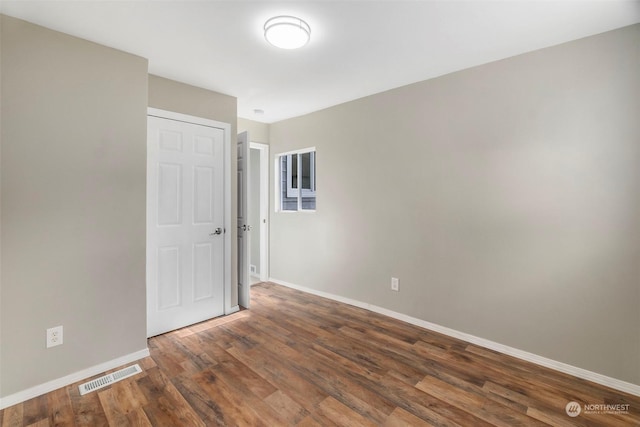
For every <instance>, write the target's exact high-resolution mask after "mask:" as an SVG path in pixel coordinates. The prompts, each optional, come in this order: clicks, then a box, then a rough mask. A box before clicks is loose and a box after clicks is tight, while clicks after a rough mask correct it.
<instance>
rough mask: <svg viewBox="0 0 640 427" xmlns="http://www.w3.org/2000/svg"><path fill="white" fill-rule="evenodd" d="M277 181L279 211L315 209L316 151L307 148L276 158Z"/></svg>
mask: <svg viewBox="0 0 640 427" xmlns="http://www.w3.org/2000/svg"><path fill="white" fill-rule="evenodd" d="M276 162H277V170H278V179H277V185H278V188H276V193H277V194H278V196H279V198H280V200H279V203H278V208H279V209H280V210H281V211H314V210H315V209H316V151H315V149H314V148H307V149H304V150H299V151H295V152H290V153H283V154H280V155H278V156H277V157H276Z"/></svg>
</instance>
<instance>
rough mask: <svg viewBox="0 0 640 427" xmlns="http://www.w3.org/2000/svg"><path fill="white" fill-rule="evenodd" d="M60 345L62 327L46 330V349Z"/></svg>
mask: <svg viewBox="0 0 640 427" xmlns="http://www.w3.org/2000/svg"><path fill="white" fill-rule="evenodd" d="M61 344H62V326H56V327H55V328H49V329H47V348H49V347H55V346H57V345H61Z"/></svg>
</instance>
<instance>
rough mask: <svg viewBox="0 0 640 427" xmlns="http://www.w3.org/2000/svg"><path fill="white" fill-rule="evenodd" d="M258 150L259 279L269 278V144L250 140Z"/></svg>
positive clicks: (251, 146)
mask: <svg viewBox="0 0 640 427" xmlns="http://www.w3.org/2000/svg"><path fill="white" fill-rule="evenodd" d="M249 148H252V149H255V150H259V151H260V197H259V198H260V209H259V211H260V218H259V219H258V221H259V224H260V281H261V282H266V281H267V280H269V164H270V163H269V144H263V143H260V142H251V143H250V144H249Z"/></svg>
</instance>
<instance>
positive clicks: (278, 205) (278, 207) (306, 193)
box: [273, 147, 316, 212]
mask: <svg viewBox="0 0 640 427" xmlns="http://www.w3.org/2000/svg"><path fill="white" fill-rule="evenodd" d="M305 153H312V156H313V161H312V162H311V164H312V166H311V168H312V169H311V188H312V189H313V190H310V189H305V188H303V189H302V194H301V195H300V194H299V192H298V189H297V188H292V187H291V185H292V181H293V180H292V175H291V167H290V165H291V156H293V155H298V154H305ZM283 156H287V160H286V161H287V197H297V198H298V207H297V209H296V210H284V209H282V200H281V194H282V189H281V188H280V186H281V182H280V180H281V174H282V171H281V170H280V158H281V157H283ZM315 160H316V147H307V148H301V149H299V150H292V151H286V152H284V153H279V154H276V155H275V157H274V168H273V170H274V174H275V176H274V180H273V181H274V184H275V200H274V202H275V203H274V210H275V212H315V211H316V210H315V209H302V197H316V191H315V188H316V166H315ZM301 177H302V162H300V161H299V162H298V182H299V184H301V183H302V180H301V179H300V178H301ZM290 195H291V196H290Z"/></svg>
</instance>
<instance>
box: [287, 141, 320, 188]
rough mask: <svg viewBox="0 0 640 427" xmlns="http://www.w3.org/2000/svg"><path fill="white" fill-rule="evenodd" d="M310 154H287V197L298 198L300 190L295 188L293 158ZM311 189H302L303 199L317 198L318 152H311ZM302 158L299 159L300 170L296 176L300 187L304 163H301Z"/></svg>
mask: <svg viewBox="0 0 640 427" xmlns="http://www.w3.org/2000/svg"><path fill="white" fill-rule="evenodd" d="M306 153H309V152H308V151H305V152H303V153H296V154H287V155H286V156H287V197H298V189H297V188H293V170H292V169H293V168H292V167H291V163H293V161H292V158H293V156H300V155H301V154H306ZM310 154H311V171H310V175H311V188H310V189H309V188H302V197H315V196H316V190H315V188H316V183H315V179H316V152H315V151H311V152H310ZM300 159H301V158H300V157H298V168H297V171H296V175H297V176H298V187H300V186H301V185H302V162H301V161H300Z"/></svg>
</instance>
